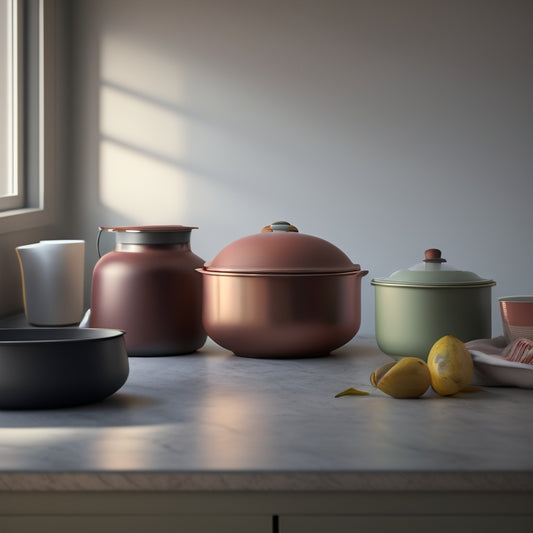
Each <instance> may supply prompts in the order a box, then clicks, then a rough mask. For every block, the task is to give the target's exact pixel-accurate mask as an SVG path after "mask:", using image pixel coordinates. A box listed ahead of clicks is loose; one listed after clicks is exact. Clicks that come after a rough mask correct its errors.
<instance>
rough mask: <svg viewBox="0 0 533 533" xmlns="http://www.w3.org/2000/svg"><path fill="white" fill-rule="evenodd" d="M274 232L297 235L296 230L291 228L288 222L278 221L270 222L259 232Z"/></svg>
mask: <svg viewBox="0 0 533 533" xmlns="http://www.w3.org/2000/svg"><path fill="white" fill-rule="evenodd" d="M275 231H293V232H296V233H298V228H297V227H296V226H293V225H292V224H291V223H290V222H286V221H285V220H278V221H277V222H272V224H269V225H268V226H265V227H264V228H263V229H262V230H261V232H262V233H265V232H275Z"/></svg>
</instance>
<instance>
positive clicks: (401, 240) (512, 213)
mask: <svg viewBox="0 0 533 533" xmlns="http://www.w3.org/2000/svg"><path fill="white" fill-rule="evenodd" d="M64 9H66V10H67V19H68V20H69V21H70V22H71V25H70V35H69V36H68V39H69V42H67V43H66V44H67V45H66V47H65V50H66V53H67V55H68V57H67V60H68V63H67V64H68V65H69V66H70V68H69V70H68V74H67V77H66V79H65V84H66V86H67V87H69V88H70V89H71V90H70V91H69V93H68V96H66V97H65V102H64V104H65V105H66V106H68V108H69V109H70V112H69V113H68V115H69V117H70V123H69V135H67V137H66V138H65V139H64V145H65V158H66V161H68V165H67V173H68V176H67V177H68V180H69V182H70V183H71V189H69V191H70V193H69V194H70V195H71V197H72V202H73V203H72V204H71V207H72V211H71V219H72V224H73V225H72V236H73V237H83V238H86V239H87V240H88V241H89V242H93V241H94V238H95V233H96V228H97V227H98V226H99V225H120V224H166V223H169V224H188V225H197V226H200V229H199V230H197V231H196V232H195V233H194V234H193V240H192V245H193V249H194V251H195V252H196V253H197V254H199V255H201V256H202V257H204V258H205V259H208V258H212V257H213V256H214V255H215V254H216V253H217V251H218V250H220V249H221V248H222V247H223V246H225V245H226V244H228V243H229V242H231V241H232V240H234V239H236V238H238V237H241V236H244V235H248V234H250V233H255V232H256V231H258V230H259V229H260V228H261V227H262V226H263V225H265V224H267V223H270V222H272V221H274V220H276V219H287V220H290V221H291V222H292V223H294V224H295V225H297V226H298V227H299V228H300V231H302V232H305V233H311V234H315V235H318V236H321V237H323V238H325V239H327V240H329V241H331V242H333V243H335V244H336V245H338V246H339V247H340V248H342V249H343V250H344V251H345V252H346V253H347V254H348V255H349V256H350V257H351V258H352V260H353V261H355V262H359V263H361V265H362V267H363V268H366V269H368V270H370V274H369V275H368V276H367V277H366V278H364V280H363V286H364V289H363V323H362V327H361V331H362V332H363V333H370V334H371V333H373V327H374V317H373V313H374V307H373V289H372V287H371V286H370V279H371V278H372V277H376V276H385V275H388V274H389V273H391V272H392V271H394V270H396V269H398V268H402V267H406V266H409V265H411V264H414V263H417V262H419V261H420V260H421V258H422V256H423V251H424V249H426V248H429V247H438V248H441V249H442V250H443V255H444V256H445V257H446V258H447V259H448V261H449V263H451V264H453V265H455V266H457V267H461V268H465V269H468V270H473V271H475V272H477V273H479V274H481V275H484V276H487V277H491V278H493V279H495V280H496V281H497V283H498V285H497V286H496V287H495V289H494V292H493V295H494V302H495V303H494V310H493V312H494V328H495V331H494V334H499V333H500V332H501V326H500V320H499V316H498V314H497V313H498V312H497V306H496V297H498V296H502V295H508V294H527V293H529V294H532V293H533V283H532V266H533V239H532V236H531V229H532V226H533V224H532V222H531V205H532V193H533V184H532V176H531V169H532V166H533V165H532V163H533V150H532V149H531V148H532V140H533V68H532V67H533V62H532V58H533V22H532V21H533V3H532V2H530V1H518V0H497V1H491V0H477V1H476V0H448V1H442V0H352V1H341V0H319V1H313V0H309V1H305V0H299V1H298V0H269V1H266V0H265V1H262V0H257V1H254V0H240V1H239V0H174V1H164V0H156V1H153V0H152V1H139V0H136V1H132V0H102V1H95V0H91V1H89V0H73V1H70V2H66V3H65V6H64ZM87 255H88V265H87V266H88V269H89V270H91V269H92V267H93V266H94V263H95V261H96V253H95V251H94V249H93V247H92V246H89V248H88V254H87ZM89 277H90V276H89ZM88 284H89V280H88Z"/></svg>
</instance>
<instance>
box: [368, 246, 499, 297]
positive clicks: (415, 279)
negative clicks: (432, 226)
mask: <svg viewBox="0 0 533 533" xmlns="http://www.w3.org/2000/svg"><path fill="white" fill-rule="evenodd" d="M371 284H372V285H395V286H414V287H453V286H459V287H465V286H475V287H482V286H489V287H490V286H492V285H496V282H495V281H493V280H491V279H485V278H482V277H480V276H478V275H477V274H475V273H474V272H470V271H468V270H460V269H458V268H455V267H453V266H451V265H448V264H446V259H444V258H443V257H442V253H441V251H440V250H438V249H437V248H430V249H429V250H426V251H425V259H424V260H423V261H422V262H421V263H417V264H416V265H413V266H412V267H409V268H405V269H402V270H397V271H396V272H393V273H392V274H391V275H390V276H389V277H388V278H376V279H373V280H372V281H371Z"/></svg>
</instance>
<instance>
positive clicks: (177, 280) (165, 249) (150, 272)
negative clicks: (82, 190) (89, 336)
mask: <svg viewBox="0 0 533 533" xmlns="http://www.w3.org/2000/svg"><path fill="white" fill-rule="evenodd" d="M192 229H195V228H193V227H189V226H126V227H103V228H100V230H107V231H111V232H113V233H114V234H115V237H116V244H115V249H114V250H113V251H112V252H110V253H107V254H105V255H104V256H102V257H101V258H100V260H99V261H98V263H96V266H95V267H94V271H93V283H92V301H91V317H90V326H91V327H93V328H113V329H120V330H123V331H125V332H126V335H125V341H126V349H127V351H128V355H145V356H146V355H156V356H157V355H174V354H184V353H190V352H194V351H195V350H197V349H198V348H200V347H201V346H203V344H204V343H205V340H206V337H207V335H206V333H205V330H204V328H203V327H202V277H201V276H200V275H199V274H198V272H196V269H197V268H198V267H200V266H201V265H202V264H203V263H204V261H203V260H202V259H201V258H200V257H198V256H197V255H195V254H194V253H193V252H192V251H191V246H190V242H189V241H190V234H191V230H192Z"/></svg>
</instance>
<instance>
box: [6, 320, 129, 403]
mask: <svg viewBox="0 0 533 533" xmlns="http://www.w3.org/2000/svg"><path fill="white" fill-rule="evenodd" d="M128 374H129V362H128V354H127V352H126V347H125V343H124V332H123V331H119V330H115V329H96V328H18V329H1V328H0V409H43V408H56V407H67V406H73V405H81V404H86V403H91V402H97V401H100V400H103V399H104V398H106V397H107V396H110V395H111V394H113V393H114V392H116V391H117V390H118V389H120V387H122V385H124V383H125V382H126V379H127V378H128Z"/></svg>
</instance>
